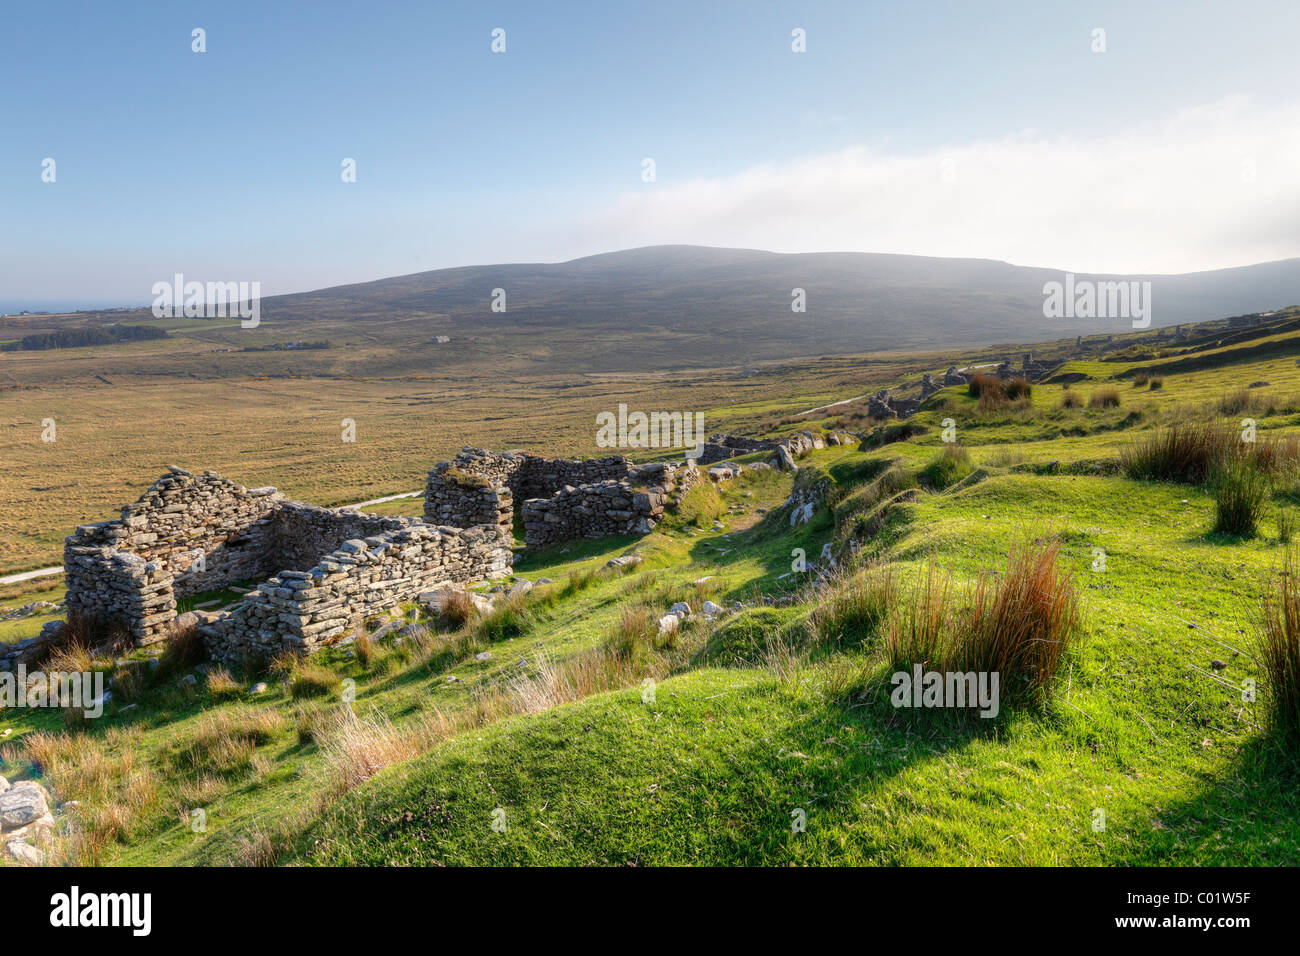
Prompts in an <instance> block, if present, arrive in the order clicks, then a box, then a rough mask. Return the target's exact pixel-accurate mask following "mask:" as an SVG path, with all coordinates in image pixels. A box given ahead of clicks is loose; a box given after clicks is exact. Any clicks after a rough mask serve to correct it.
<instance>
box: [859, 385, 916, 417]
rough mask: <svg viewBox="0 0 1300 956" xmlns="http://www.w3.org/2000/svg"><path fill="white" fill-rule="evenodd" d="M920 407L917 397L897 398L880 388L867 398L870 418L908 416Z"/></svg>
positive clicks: (887, 390)
mask: <svg viewBox="0 0 1300 956" xmlns="http://www.w3.org/2000/svg"><path fill="white" fill-rule="evenodd" d="M920 407H921V400H920V399H919V398H898V397H896V396H894V395H890V394H889V389H881V390H880V391H879V392H877V393H876V394H875V395H872V396H871V397H870V398H869V399H867V414H868V415H870V416H871V417H872V418H909V417H910V416H912V415H915V414H916V413H917V411H918V410H919V409H920Z"/></svg>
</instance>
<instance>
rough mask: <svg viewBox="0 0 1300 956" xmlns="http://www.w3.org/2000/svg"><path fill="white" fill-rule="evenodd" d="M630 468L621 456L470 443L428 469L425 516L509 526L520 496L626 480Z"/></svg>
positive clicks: (448, 521) (454, 522) (453, 523)
mask: <svg viewBox="0 0 1300 956" xmlns="http://www.w3.org/2000/svg"><path fill="white" fill-rule="evenodd" d="M631 471H632V465H631V464H630V463H629V462H628V460H627V459H626V458H624V457H622V456H621V455H611V456H609V457H606V458H597V459H593V460H590V461H579V460H576V459H568V458H540V457H538V456H536V455H529V454H526V453H522V452H519V453H515V452H490V451H484V450H483V449H481V448H469V447H466V448H462V449H461V451H460V453H459V454H457V455H456V457H455V459H454V460H452V461H444V462H439V463H438V465H437V466H436V467H435V468H434V469H433V470H432V471H430V472H429V477H428V480H427V481H426V483H425V489H424V520H425V521H427V522H429V523H430V524H435V523H436V524H446V525H451V526H453V527H457V528H469V527H473V526H474V525H479V524H496V525H499V526H501V527H502V528H505V529H507V530H508V529H510V528H512V527H513V524H514V503H515V501H516V500H518V501H521V502H526V501H527V500H528V499H530V498H549V497H550V496H552V495H554V494H555V493H556V492H558V491H559V490H561V489H562V488H564V487H565V486H569V485H572V486H577V485H586V484H593V483H597V482H602V481H617V480H622V479H625V478H627V477H628V475H629V474H630V473H631ZM474 479H478V480H474Z"/></svg>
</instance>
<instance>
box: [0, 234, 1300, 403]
mask: <svg viewBox="0 0 1300 956" xmlns="http://www.w3.org/2000/svg"><path fill="white" fill-rule="evenodd" d="M1064 276H1065V274H1064V273H1062V272H1058V271H1054V270H1051V269H1038V268H1027V267H1024V266H1013V265H1009V264H1008V263H1005V262H995V261H992V260H988V259H935V258H926V257H922V256H901V255H878V254H868V253H857V252H824V253H807V254H798V255H786V254H780V253H773V252H761V251H756V250H752V249H714V248H707V247H702V246H653V247H648V248H644V249H629V250H625V251H622V252H611V253H605V254H603V255H597V256H589V257H587V258H584V259H574V260H572V261H570V262H561V263H551V264H544V263H535V264H505V265H484V266H466V267H462V268H456V269H439V270H436V271H433V272H421V273H416V274H413V275H407V276H397V277H395V278H390V279H379V280H377V281H373V282H364V283H359V284H355V285H345V286H335V287H332V288H328V289H320V290H317V291H315V292H302V293H295V294H292V295H281V296H272V297H268V298H266V299H264V300H263V302H262V316H261V318H262V321H261V324H260V325H259V326H258V327H257V328H256V329H252V330H247V329H241V328H239V324H238V322H237V320H233V319H217V320H204V319H195V318H191V319H166V320H162V321H160V320H157V319H155V318H154V317H153V316H152V315H151V314H150V313H149V312H148V311H147V310H136V311H113V312H101V313H92V312H83V313H78V314H76V315H64V316H11V317H8V318H0V344H2V343H4V342H6V341H18V340H21V339H23V338H24V337H27V336H33V335H49V334H53V333H69V334H71V332H70V330H74V329H82V328H88V327H100V326H104V325H107V324H111V323H122V324H131V325H149V324H158V325H159V327H162V328H166V329H167V330H168V331H169V332H170V333H171V334H170V336H169V338H168V339H167V340H164V341H160V342H155V343H136V344H134V345H132V346H129V347H127V346H101V347H95V348H87V349H73V350H62V351H61V352H60V353H59V354H58V355H54V356H42V355H41V353H34V352H24V353H23V361H22V362H21V364H20V363H17V362H8V363H6V362H4V361H3V359H2V358H0V384H10V385H23V386H32V385H40V384H48V383H50V382H55V381H83V380H88V379H91V378H93V376H95V375H107V376H108V377H110V378H114V377H115V376H142V377H147V378H149V379H152V380H162V379H166V378H169V377H171V378H181V377H184V378H204V379H206V378H229V377H234V378H247V377H250V376H253V377H256V376H268V377H286V376H296V377H316V376H323V377H331V378H340V377H343V378H356V377H362V378H395V377H401V376H429V375H434V376H438V377H453V378H457V379H465V378H467V377H476V376H477V377H482V378H487V379H489V380H493V381H498V380H503V379H507V378H509V377H511V376H534V375H539V374H540V375H561V376H567V375H574V374H579V375H580V374H587V373H601V372H605V373H616V374H620V375H625V374H629V373H637V372H660V371H675V370H689V369H701V370H703V369H715V368H719V367H733V366H752V365H754V364H757V363H762V362H772V361H777V362H779V361H783V360H786V359H791V358H797V357H811V356H821V355H837V354H838V355H843V354H860V353H874V352H889V351H893V352H898V351H907V352H915V351H934V350H949V349H962V350H967V349H972V348H981V347H987V346H992V345H997V346H999V347H1001V346H1007V349H1006V351H1008V352H1010V351H1014V350H1015V349H1013V348H1012V347H1011V345H1012V344H1013V343H1021V344H1026V343H1048V342H1052V341H1058V342H1059V341H1061V340H1067V339H1068V340H1072V339H1074V338H1075V336H1078V335H1085V336H1086V335H1096V334H1108V333H1109V334H1121V333H1125V332H1131V331H1132V322H1131V320H1130V319H1128V318H1105V319H1099V318H1093V319H1083V318H1059V319H1049V318H1045V317H1044V316H1043V303H1044V298H1045V297H1044V294H1043V286H1044V284H1045V283H1047V282H1052V281H1057V282H1060V281H1063V279H1064ZM1077 278H1078V279H1079V280H1080V281H1083V280H1088V281H1112V280H1121V279H1122V280H1132V279H1144V278H1146V277H1141V276H1138V277H1132V276H1088V275H1079V276H1078V277H1077ZM1150 281H1151V282H1152V299H1153V310H1152V311H1153V314H1152V322H1151V328H1160V327H1163V326H1171V325H1178V324H1181V323H1187V322H1197V321H1203V320H1208V319H1217V318H1222V317H1225V316H1237V315H1243V314H1247V313H1257V312H1266V311H1270V310H1275V309H1279V308H1283V307H1285V306H1288V305H1294V304H1297V303H1300V259H1288V260H1283V261H1280V262H1270V263H1262V264H1258V265H1252V266H1244V267H1242V268H1237V269H1223V270H1219V271H1215V272H1201V273H1190V274H1187V275H1177V276H1152V277H1150ZM796 288H797V289H803V290H804V291H805V293H806V297H807V311H806V312H803V313H796V312H793V311H791V290H793V289H796ZM495 289H502V290H504V291H505V303H506V310H505V311H504V312H493V311H492V308H491V304H492V299H493V290H495ZM195 340H198V341H197V343H196V341H195ZM304 343H314V344H316V345H317V346H318V348H316V349H315V350H306V349H304V348H303V345H304ZM999 351H1001V349H1000V348H999ZM2 355H3V353H0V356H2Z"/></svg>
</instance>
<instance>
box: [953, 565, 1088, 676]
mask: <svg viewBox="0 0 1300 956" xmlns="http://www.w3.org/2000/svg"><path fill="white" fill-rule="evenodd" d="M1060 548H1061V545H1060V542H1059V541H1056V540H1051V541H1046V542H1042V543H1034V542H1028V541H1025V542H1019V543H1017V544H1015V545H1013V546H1012V548H1011V551H1010V554H1009V555H1008V556H1007V566H1006V570H1005V572H1004V573H1003V574H1001V575H997V576H995V575H992V574H989V573H985V574H982V575H981V576H980V578H979V581H978V583H977V584H976V586H975V591H974V594H973V596H972V599H971V602H970V605H969V608H968V609H967V610H966V611H965V613H964V615H963V625H964V626H963V627H962V628H961V632H960V633H961V639H960V642H959V649H958V667H957V668H956V669H958V670H966V671H971V670H973V671H987V672H993V671H996V672H998V673H999V674H1001V675H1002V680H1003V686H1004V688H1005V687H1006V685H1007V684H1008V683H1009V681H1008V677H1010V678H1013V679H1015V680H1019V681H1022V682H1023V689H1024V690H1025V691H1027V693H1028V695H1029V696H1030V697H1031V698H1032V699H1034V700H1041V699H1042V697H1043V696H1044V695H1045V693H1046V690H1047V688H1048V686H1049V685H1050V683H1051V682H1052V680H1053V679H1054V678H1055V677H1056V672H1057V670H1058V669H1059V668H1060V665H1061V661H1062V660H1063V659H1064V658H1065V655H1066V653H1067V652H1068V651H1069V649H1070V644H1071V642H1072V641H1073V639H1074V637H1075V636H1076V634H1077V632H1078V627H1079V598H1078V593H1077V591H1076V589H1075V584H1074V580H1073V576H1072V575H1071V574H1070V572H1069V571H1066V570H1064V569H1062V568H1061V566H1060V561H1059V558H1060ZM1008 689H1010V690H1011V691H1012V695H1013V696H1015V695H1017V694H1018V693H1019V692H1020V690H1021V689H1022V688H1021V687H1016V686H1014V685H1013V686H1012V687H1010V688H1008Z"/></svg>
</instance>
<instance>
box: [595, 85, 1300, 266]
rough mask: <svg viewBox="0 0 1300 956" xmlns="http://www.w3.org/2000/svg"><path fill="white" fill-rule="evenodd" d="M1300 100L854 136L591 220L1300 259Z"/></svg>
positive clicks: (1130, 254)
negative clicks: (1113, 118)
mask: <svg viewBox="0 0 1300 956" xmlns="http://www.w3.org/2000/svg"><path fill="white" fill-rule="evenodd" d="M1297 223H1300V107H1296V106H1287V107H1272V108H1264V107H1261V106H1258V105H1257V104H1255V103H1254V102H1253V101H1251V100H1250V99H1248V98H1246V97H1241V96H1235V97H1229V98H1226V99H1223V100H1219V101H1217V102H1214V103H1209V104H1205V105H1202V106H1197V107H1195V108H1191V109H1186V110H1183V111H1181V112H1179V113H1177V114H1175V115H1173V116H1170V117H1167V118H1165V119H1164V120H1162V121H1160V122H1156V123H1151V124H1148V125H1146V126H1144V127H1129V128H1123V129H1115V128H1114V127H1113V124H1111V123H1110V122H1108V121H1107V119H1106V117H1105V116H1104V115H1097V116H1086V115H1085V116H1081V117H1080V119H1079V123H1078V129H1077V131H1075V132H1071V133H1069V134H1067V135H1063V136H1051V137H1049V136H1045V135H1041V134H1039V133H1036V132H1033V131H1027V132H1023V133H1020V134H1018V135H1014V136H1007V137H1004V138H1000V139H994V140H985V141H975V142H970V143H966V144H953V145H951V146H950V147H948V148H944V149H938V150H933V151H930V152H924V153H919V154H907V155H903V154H891V153H888V152H884V151H881V150H879V149H872V148H867V147H855V148H851V149H845V150H842V151H839V152H834V153H829V154H824V155H820V156H813V157H809V158H805V159H802V160H799V161H796V162H791V163H786V164H762V165H756V166H753V167H751V168H748V169H745V170H743V171H741V172H739V173H737V174H735V175H733V176H729V177H724V178H713V179H693V180H689V181H686V182H681V183H673V182H670V181H660V182H658V183H653V184H646V185H645V186H643V187H641V188H640V189H638V190H636V191H634V192H629V193H626V194H624V195H623V196H621V197H619V198H618V199H617V200H616V201H615V202H613V203H612V204H611V205H610V206H609V207H607V208H605V209H603V210H601V211H599V212H598V213H596V214H594V215H591V216H589V217H587V218H585V219H583V220H581V221H579V222H577V223H575V225H574V228H573V234H572V236H571V238H572V240H573V242H574V244H576V245H580V246H582V247H586V248H589V249H592V250H596V249H599V250H606V249H619V248H626V247H629V246H642V245H655V244H659V243H679V242H680V243H696V244H701V245H714V246H743V247H748V248H760V249H771V250H775V251H778V252H815V251H829V250H835V251H863V252H896V253H911V254H915V255H929V256H969V257H977V258H990V259H1005V260H1007V261H1009V262H1013V263H1016V264H1020V265H1034V266H1049V267H1054V268H1062V269H1071V270H1074V271H1078V272H1192V271H1198V270H1202V269H1215V268H1226V267H1230V266H1236V265H1246V264H1249V263H1253V262H1261V261H1268V260H1273V259H1284V258H1289V257H1292V256H1300V226H1297Z"/></svg>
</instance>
